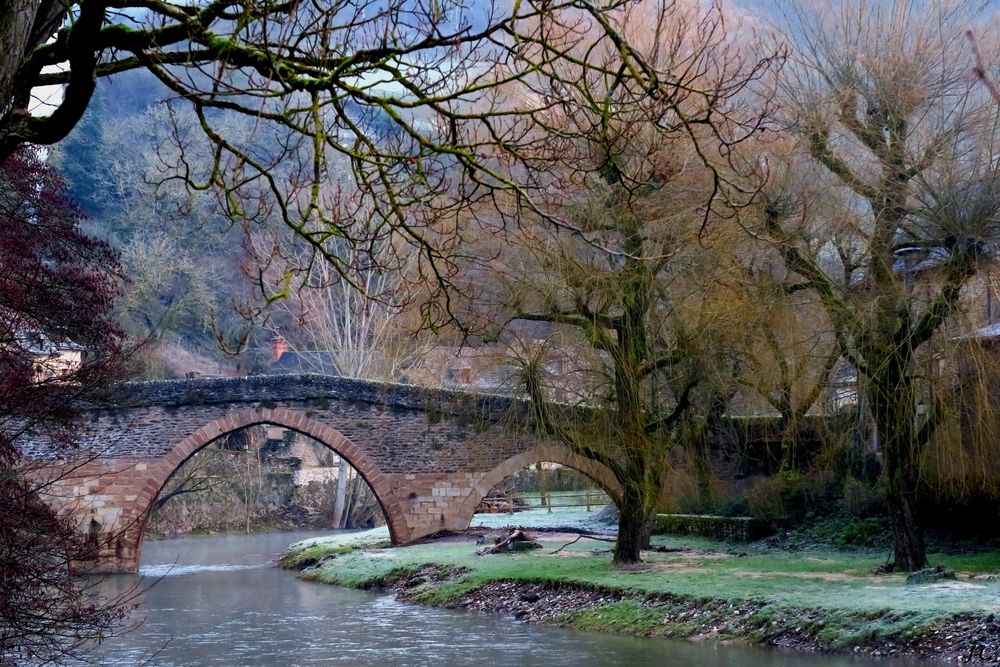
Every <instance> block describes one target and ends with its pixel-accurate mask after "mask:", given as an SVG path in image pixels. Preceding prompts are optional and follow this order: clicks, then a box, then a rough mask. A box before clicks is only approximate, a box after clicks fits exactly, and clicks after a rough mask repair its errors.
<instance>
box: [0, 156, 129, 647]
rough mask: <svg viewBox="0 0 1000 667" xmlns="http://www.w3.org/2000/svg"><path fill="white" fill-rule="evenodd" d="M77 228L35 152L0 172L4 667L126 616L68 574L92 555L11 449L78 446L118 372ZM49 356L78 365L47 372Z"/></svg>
mask: <svg viewBox="0 0 1000 667" xmlns="http://www.w3.org/2000/svg"><path fill="white" fill-rule="evenodd" d="M80 223H81V216H80V213H79V212H78V210H77V209H76V208H75V207H74V206H72V205H71V202H70V201H69V200H68V199H67V198H66V197H65V195H63V194H62V192H61V190H60V182H59V180H58V179H57V178H56V176H55V175H54V173H53V172H52V170H51V169H49V168H48V167H47V166H46V165H45V164H44V162H43V161H42V160H41V159H40V156H39V154H38V152H37V151H36V150H35V149H32V148H22V149H19V150H18V151H17V152H16V153H14V154H13V155H12V156H11V157H9V158H8V159H7V160H6V161H5V162H4V163H3V164H2V165H0V507H2V508H3V509H2V511H0V665H7V664H20V663H21V662H23V661H29V662H31V663H32V664H36V663H45V662H50V661H52V662H54V661H58V660H60V659H62V658H63V657H65V656H67V655H75V654H77V653H78V652H79V650H80V649H81V648H82V647H84V646H85V645H87V644H88V643H89V642H91V641H94V640H96V639H99V638H101V637H103V636H106V635H107V634H109V632H111V631H112V630H113V629H114V628H115V627H116V626H117V625H118V624H119V622H120V621H121V619H122V618H123V616H124V615H125V613H126V612H127V609H128V606H129V605H128V604H125V603H123V600H121V599H117V600H112V601H108V600H102V599H100V598H99V597H95V596H94V595H92V592H91V591H90V590H88V587H87V586H88V585H87V584H86V583H85V582H84V581H83V580H81V579H78V578H75V577H73V576H72V575H71V567H72V564H73V563H74V562H76V561H79V560H81V559H85V558H86V557H87V556H88V555H89V552H91V551H93V549H94V546H95V545H93V544H89V543H88V541H87V539H85V538H84V537H83V535H82V534H81V533H80V532H79V531H78V529H77V527H76V526H75V525H74V524H73V522H72V521H71V520H70V519H69V518H68V517H64V516H59V515H57V514H55V513H54V512H53V511H52V510H51V509H50V508H49V507H48V506H46V505H45V503H43V502H42V501H41V500H40V498H39V496H38V493H36V491H37V489H35V488H33V485H32V482H31V481H30V480H31V479H32V477H31V475H30V474H26V472H27V470H28V468H29V467H30V465H29V464H28V462H27V461H26V460H23V459H22V457H21V456H19V454H18V451H17V448H16V446H15V444H16V442H17V439H18V437H19V436H20V435H21V434H23V433H24V432H26V431H45V432H47V434H48V435H49V436H50V437H51V438H52V439H53V441H54V442H58V443H59V445H60V447H63V448H73V447H75V443H74V442H73V435H72V433H73V425H74V420H73V418H74V416H75V414H76V411H77V408H78V406H79V404H80V401H81V400H83V399H85V398H87V397H88V396H89V395H92V393H93V392H94V391H95V390H98V389H99V388H100V387H101V386H103V385H104V384H106V383H107V382H108V381H109V380H110V379H112V378H113V377H114V371H115V370H116V369H117V368H120V367H121V349H122V334H121V332H120V331H119V329H118V328H117V327H116V326H115V325H114V323H113V320H112V305H113V299H114V296H115V294H116V291H117V285H118V283H119V277H120V276H119V266H118V262H117V259H116V256H115V254H114V252H113V251H112V249H111V248H110V246H108V245H107V244H105V243H103V242H101V241H98V240H96V239H93V238H91V237H89V236H87V235H86V234H85V233H83V231H82V230H81V229H80ZM56 346H62V347H63V348H64V349H65V348H67V347H68V348H70V349H72V350H73V351H74V353H75V352H80V353H81V356H82V360H81V362H80V363H79V364H75V363H74V364H69V365H66V364H61V363H53V360H54V359H55V357H54V356H53V355H51V354H49V353H48V352H47V351H51V350H52V349H53V348H55V347H56ZM79 455H80V453H79V452H74V456H79Z"/></svg>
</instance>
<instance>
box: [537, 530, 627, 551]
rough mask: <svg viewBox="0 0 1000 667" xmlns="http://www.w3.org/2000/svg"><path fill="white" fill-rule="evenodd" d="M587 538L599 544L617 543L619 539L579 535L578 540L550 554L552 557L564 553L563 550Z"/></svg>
mask: <svg viewBox="0 0 1000 667" xmlns="http://www.w3.org/2000/svg"><path fill="white" fill-rule="evenodd" d="M585 537H586V538H587V539H588V540H597V541H598V542H616V541H617V539H616V538H614V537H598V536H596V535H582V534H581V535H577V536H576V539H575V540H573V541H572V542H567V543H566V544H564V545H562V546H561V547H559V548H558V549H556V550H555V551H552V552H550V553H549V555H550V556H551V555H553V554H557V553H559V552H560V551H562V550H563V549H565V548H566V547H568V546H569V545H571V544H576V543H577V542H579V541H580V540H582V539H583V538H585Z"/></svg>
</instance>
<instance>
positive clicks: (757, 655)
mask: <svg viewBox="0 0 1000 667" xmlns="http://www.w3.org/2000/svg"><path fill="white" fill-rule="evenodd" d="M314 534H315V533H273V534H263V535H231V536H223V537H202V538H184V539H176V540H163V541H150V542H147V543H146V544H145V546H144V548H143V554H142V566H141V570H140V577H141V578H140V579H139V580H138V583H139V584H140V585H141V586H143V587H147V588H146V590H144V592H143V593H142V594H141V599H140V606H139V608H138V609H137V611H136V619H141V620H142V624H141V625H140V626H139V627H138V628H137V629H135V630H134V631H132V632H130V633H128V634H125V635H123V636H120V637H115V638H112V639H110V640H108V641H106V642H105V643H104V644H102V645H101V646H100V647H98V649H97V650H96V652H95V654H94V655H93V656H92V657H93V658H94V660H95V662H96V663H97V664H102V665H128V666H130V667H132V666H134V665H140V664H148V665H157V666H159V665H163V666H169V667H173V666H176V667H181V666H191V667H195V666H198V667H200V666H202V665H227V666H228V665H232V666H241V665H252V666H253V667H272V666H277V665H328V664H330V665H332V664H344V665H414V666H416V665H434V666H447V665H476V666H477V667H482V666H486V667H492V666H494V665H521V664H538V665H545V667H558V666H562V665H565V666H566V667H570V666H571V667H587V666H589V665H601V666H604V665H608V666H614V665H622V666H628V667H638V666H640V665H678V666H681V665H683V666H685V667H708V666H710V665H711V666H718V667H737V666H739V667H792V666H794V667H806V666H808V667H844V666H846V665H852V666H854V667H860V666H862V665H865V666H867V665H881V666H883V667H885V666H887V665H892V667H898V666H899V665H903V664H906V663H903V662H896V661H881V662H876V661H872V660H854V659H852V658H851V657H828V656H812V655H797V654H786V653H778V652H774V651H764V650H757V649H748V648H741V647H732V646H722V645H718V644H711V643H708V644H696V643H691V642H679V641H663V640H649V639H637V638H633V637H620V636H614V635H602V634H594V633H581V632H575V631H571V630H564V629H559V628H546V627H539V626H536V625H528V624H525V623H521V622H518V621H515V620H513V619H510V618H503V617H498V616H483V615H477V614H471V613H467V612H462V611H452V610H443V609H428V608H424V607H418V606H414V605H409V604H402V603H400V602H397V601H395V600H394V599H393V598H392V596H390V595H384V594H379V593H370V592H366V591H355V590H349V589H344V588H337V587H333V586H324V585H321V584H315V583H307V582H302V581H299V580H298V579H296V578H295V575H294V573H291V572H285V571H282V570H278V569H276V568H275V567H273V565H272V561H273V559H274V557H275V556H276V555H277V554H278V553H280V552H281V551H282V550H283V549H284V548H285V547H286V546H287V545H288V544H290V543H292V542H295V541H297V540H301V539H305V538H307V537H311V536H313V535H314ZM136 581H137V580H136V578H135V577H127V576H118V577H110V578H109V579H108V580H107V581H106V582H105V583H104V585H105V586H108V587H109V588H110V589H112V590H125V589H127V588H129V587H130V586H133V585H134V584H135V583H136ZM922 664H924V665H926V664H928V663H922Z"/></svg>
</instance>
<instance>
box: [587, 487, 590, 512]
mask: <svg viewBox="0 0 1000 667" xmlns="http://www.w3.org/2000/svg"><path fill="white" fill-rule="evenodd" d="M587 511H588V512H589V511H590V489H587Z"/></svg>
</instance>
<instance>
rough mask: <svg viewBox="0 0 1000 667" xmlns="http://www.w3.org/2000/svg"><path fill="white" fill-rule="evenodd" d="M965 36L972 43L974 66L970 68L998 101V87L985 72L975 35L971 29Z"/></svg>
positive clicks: (999, 100)
mask: <svg viewBox="0 0 1000 667" xmlns="http://www.w3.org/2000/svg"><path fill="white" fill-rule="evenodd" d="M965 36H966V37H968V38H969V43H971V44H972V55H973V56H974V57H975V59H976V66H975V68H974V69H973V70H972V71H973V72H974V73H975V75H976V77H977V78H978V79H979V80H980V81H982V82H983V85H985V86H986V88H987V90H989V91H990V95H992V96H993V99H995V100H996V101H997V102H1000V87H998V86H997V84H996V83H995V82H994V81H993V80H992V79H990V77H989V75H988V74H987V73H986V65H985V64H983V55H982V54H981V53H980V52H979V46H978V45H977V44H976V36H975V35H974V34H972V31H971V30H968V31H966V33H965Z"/></svg>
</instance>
